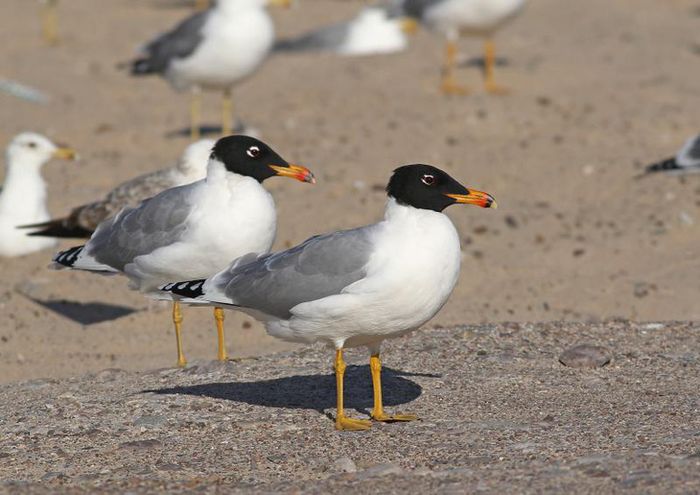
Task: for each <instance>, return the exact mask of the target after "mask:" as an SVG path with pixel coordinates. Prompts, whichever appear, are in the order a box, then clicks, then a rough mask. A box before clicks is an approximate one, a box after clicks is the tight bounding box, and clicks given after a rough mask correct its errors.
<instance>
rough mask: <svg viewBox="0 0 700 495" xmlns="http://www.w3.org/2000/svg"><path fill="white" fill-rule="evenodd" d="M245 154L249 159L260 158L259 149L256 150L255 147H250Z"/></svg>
mask: <svg viewBox="0 0 700 495" xmlns="http://www.w3.org/2000/svg"><path fill="white" fill-rule="evenodd" d="M245 152H246V153H247V155H248V156H249V157H251V158H257V157H259V156H260V148H258V147H257V146H251V147H250V148H248V149H247V150H246V151H245Z"/></svg>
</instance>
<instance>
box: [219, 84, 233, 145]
mask: <svg viewBox="0 0 700 495" xmlns="http://www.w3.org/2000/svg"><path fill="white" fill-rule="evenodd" d="M221 133H222V134H223V135H224V136H230V135H231V134H232V133H233V97H232V96H231V89H230V88H226V89H225V90H224V98H223V100H222V104H221Z"/></svg>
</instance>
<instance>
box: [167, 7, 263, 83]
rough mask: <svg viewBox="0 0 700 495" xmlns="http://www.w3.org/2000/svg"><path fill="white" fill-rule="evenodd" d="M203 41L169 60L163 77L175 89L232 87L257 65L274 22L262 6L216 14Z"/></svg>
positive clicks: (260, 61) (249, 73) (207, 26)
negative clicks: (187, 53)
mask: <svg viewBox="0 0 700 495" xmlns="http://www.w3.org/2000/svg"><path fill="white" fill-rule="evenodd" d="M204 29H205V38H204V39H205V41H203V42H202V44H201V45H200V46H199V47H198V48H197V50H195V51H194V53H192V54H191V55H190V56H189V57H187V58H184V59H179V60H176V61H174V62H172V63H171V64H170V67H169V68H168V72H167V74H166V78H167V79H168V80H169V81H170V82H171V84H173V86H175V87H176V88H178V89H185V88H188V87H191V86H199V87H201V88H203V89H222V88H226V87H231V86H233V85H234V84H236V83H238V82H239V81H241V80H242V79H245V78H246V77H248V76H250V75H251V74H252V73H253V72H255V70H256V69H257V68H258V67H260V65H261V64H262V63H263V61H264V60H265V58H266V57H267V55H268V53H269V52H270V49H271V48H272V44H273V42H274V37H275V33H274V26H273V24H272V20H271V19H270V17H269V15H268V14H267V12H266V11H264V10H257V9H254V10H250V11H245V12H242V13H238V14H237V15H235V17H233V16H222V17H215V18H213V19H212V20H211V21H209V22H208V23H207V25H206V26H205V28H204Z"/></svg>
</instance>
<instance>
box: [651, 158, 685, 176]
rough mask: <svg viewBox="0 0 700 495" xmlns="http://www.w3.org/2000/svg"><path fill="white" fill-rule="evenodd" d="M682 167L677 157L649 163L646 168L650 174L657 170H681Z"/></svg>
mask: <svg viewBox="0 0 700 495" xmlns="http://www.w3.org/2000/svg"><path fill="white" fill-rule="evenodd" d="M681 168H682V167H681V166H680V165H678V162H676V159H675V158H667V159H666V160H663V161H661V162H658V163H653V164H651V165H649V166H648V167H647V168H646V169H645V170H646V172H647V173H648V174H652V173H655V172H668V171H671V170H680V169H681Z"/></svg>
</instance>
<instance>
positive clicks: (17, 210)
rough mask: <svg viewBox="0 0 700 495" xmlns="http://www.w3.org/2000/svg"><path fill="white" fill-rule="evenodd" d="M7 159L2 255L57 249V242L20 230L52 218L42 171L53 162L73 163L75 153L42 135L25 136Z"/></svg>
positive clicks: (0, 205) (0, 218)
mask: <svg viewBox="0 0 700 495" xmlns="http://www.w3.org/2000/svg"><path fill="white" fill-rule="evenodd" d="M6 158H7V173H6V174H5V183H4V185H3V187H2V190H0V255H1V256H20V255H23V254H27V253H32V252H34V251H39V250H41V249H46V248H50V247H53V246H55V245H56V241H55V240H53V239H40V238H36V237H29V236H27V234H26V233H25V232H22V231H21V230H19V229H18V228H17V227H18V226H19V225H22V224H25V223H30V222H41V221H44V220H48V219H49V218H51V217H50V216H49V212H48V210H47V208H46V183H45V182H44V179H42V177H41V167H42V166H43V165H44V164H45V163H46V162H48V161H49V160H51V159H52V158H62V159H66V160H72V159H74V158H75V153H74V152H73V150H71V149H70V148H66V147H59V146H56V145H55V144H54V143H52V142H51V141H50V140H49V139H47V138H46V137H44V136H42V135H40V134H35V133H32V132H24V133H22V134H19V135H17V136H16V137H15V138H14V139H13V140H12V141H11V142H10V145H9V146H8V147H7V152H6Z"/></svg>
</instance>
